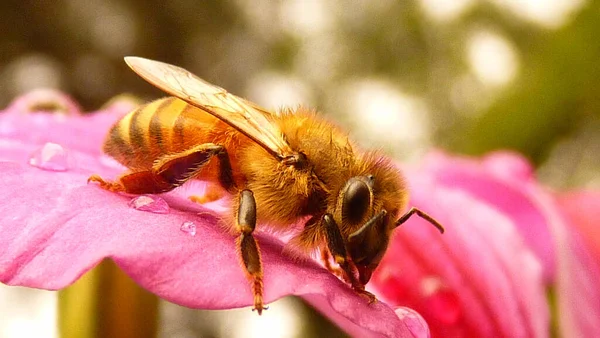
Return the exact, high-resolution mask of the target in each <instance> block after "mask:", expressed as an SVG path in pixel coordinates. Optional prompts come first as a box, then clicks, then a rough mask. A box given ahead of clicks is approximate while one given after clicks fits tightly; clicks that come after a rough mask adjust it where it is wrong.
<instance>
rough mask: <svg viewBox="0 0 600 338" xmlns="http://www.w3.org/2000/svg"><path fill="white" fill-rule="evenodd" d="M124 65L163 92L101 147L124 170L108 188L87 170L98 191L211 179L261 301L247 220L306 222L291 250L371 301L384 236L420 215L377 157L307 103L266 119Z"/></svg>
mask: <svg viewBox="0 0 600 338" xmlns="http://www.w3.org/2000/svg"><path fill="white" fill-rule="evenodd" d="M125 61H126V62H127V64H128V65H129V67H131V68H132V69H133V70H134V71H135V72H136V73H137V74H138V75H140V76H141V77H143V78H144V79H146V80H147V81H148V82H150V83H151V84H153V85H155V86H156V87H158V88H160V89H162V90H164V91H165V92H167V93H169V94H171V95H173V96H171V97H167V98H162V99H159V100H156V101H153V102H150V103H148V104H146V105H143V106H141V107H139V108H137V109H135V110H134V111H132V112H130V113H129V114H127V115H126V116H125V117H123V118H122V119H121V120H120V121H119V122H117V123H116V124H115V125H114V126H113V127H112V129H111V130H110V132H109V134H108V136H107V138H106V141H105V143H104V151H105V152H106V153H107V154H108V155H110V156H112V157H114V158H115V159H116V160H117V161H119V162H121V163H122V164H123V165H125V166H126V167H127V168H128V171H127V172H126V173H124V174H123V175H121V176H120V177H119V178H118V179H117V180H116V181H106V180H104V179H102V178H101V177H100V176H98V175H92V176H91V177H90V178H89V180H88V181H94V182H98V183H99V184H100V186H101V187H102V188H104V189H107V190H110V191H114V192H124V193H130V194H153V193H163V192H167V191H170V190H172V189H174V188H176V187H178V186H180V185H182V184H183V183H185V182H187V181H188V180H191V179H198V180H203V181H207V182H210V183H211V184H212V185H211V189H212V190H210V191H211V193H209V194H208V195H207V196H190V198H191V199H192V200H195V201H198V202H203V201H206V200H207V199H211V198H217V197H218V196H220V195H222V194H224V193H228V194H232V195H234V196H235V198H233V202H232V216H231V222H230V223H231V228H230V229H229V230H231V231H232V232H233V233H235V234H236V235H237V241H236V246H237V249H238V252H239V256H240V261H241V265H242V268H243V270H244V272H245V274H246V276H247V277H248V279H249V281H250V285H251V288H252V292H253V294H254V309H255V310H257V311H258V313H259V314H260V313H261V312H262V310H264V309H265V306H264V304H263V269H262V260H261V256H260V249H259V245H258V243H257V241H256V240H255V239H254V236H253V231H254V229H255V227H256V224H257V222H258V223H260V224H268V225H269V226H271V227H274V228H276V229H278V230H288V228H289V227H290V225H291V224H295V223H296V222H297V221H298V220H300V219H308V221H306V223H305V225H304V227H303V228H302V230H301V231H300V232H299V233H298V234H296V235H295V237H294V238H293V239H292V240H291V241H290V244H289V245H292V246H293V247H295V248H297V249H299V250H300V251H303V252H306V253H310V252H313V251H315V250H319V251H320V252H321V259H322V260H323V263H324V265H325V267H326V268H327V269H328V270H329V271H331V272H332V273H334V274H336V275H337V276H339V277H340V278H342V279H343V280H345V281H346V282H347V283H349V284H350V285H351V287H352V288H353V289H354V290H355V291H356V292H357V293H359V294H360V295H363V296H366V297H367V298H368V299H369V301H371V302H372V301H375V296H374V295H372V294H371V293H369V292H368V291H366V290H365V285H366V284H367V283H368V281H369V279H370V278H371V274H372V272H373V271H374V270H375V269H376V268H377V266H378V264H379V262H380V261H381V258H382V257H383V254H384V253H385V251H386V249H387V246H388V242H389V239H390V236H391V233H392V231H393V230H394V229H395V228H396V227H397V226H399V225H400V224H402V223H404V222H405V221H406V220H407V219H408V218H409V217H410V216H411V215H413V214H417V215H419V216H421V217H423V218H424V219H426V220H428V221H429V222H430V223H431V224H433V225H434V226H436V227H437V228H438V229H439V230H440V231H442V232H443V227H442V226H441V225H440V224H439V223H438V222H437V221H435V220H434V219H433V218H431V217H430V216H429V215H427V214H425V213H424V212H423V211H421V210H419V209H416V208H411V209H410V210H409V211H408V212H406V213H404V214H402V216H400V213H401V212H402V211H404V210H405V209H406V207H407V203H408V193H407V190H406V185H405V183H404V179H403V176H402V173H401V172H400V171H399V170H398V169H397V167H396V166H395V165H394V164H393V163H392V162H391V160H389V159H388V158H386V157H385V156H383V155H381V154H380V153H378V152H376V151H364V150H361V149H359V148H358V147H357V146H356V145H355V144H354V143H352V142H351V141H350V139H349V138H348V135H347V133H345V132H344V131H343V130H342V129H340V128H338V127H336V126H335V125H333V124H332V123H331V122H328V121H326V120H325V119H323V118H321V117H320V116H319V115H317V114H316V113H315V112H313V111H310V110H308V109H305V108H298V109H295V110H291V109H284V110H282V111H281V112H279V114H273V113H271V112H269V111H268V110H266V109H264V108H261V107H259V106H258V105H256V104H254V103H252V102H249V101H247V100H245V99H243V98H240V97H237V96H235V95H233V94H230V93H228V92H227V91H226V90H225V89H223V88H220V87H217V86H215V85H212V84H210V83H208V82H206V81H204V80H202V79H200V78H198V77H196V76H195V75H193V74H192V73H190V72H188V71H187V70H185V69H183V68H179V67H176V66H173V65H169V64H166V63H162V62H158V61H153V60H148V59H144V58H140V57H126V58H125Z"/></svg>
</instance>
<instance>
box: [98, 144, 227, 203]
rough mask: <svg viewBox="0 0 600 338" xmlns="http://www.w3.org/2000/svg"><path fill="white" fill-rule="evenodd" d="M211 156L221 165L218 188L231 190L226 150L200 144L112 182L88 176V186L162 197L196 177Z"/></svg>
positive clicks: (164, 157) (221, 147) (162, 158)
mask: <svg viewBox="0 0 600 338" xmlns="http://www.w3.org/2000/svg"><path fill="white" fill-rule="evenodd" d="M213 156H217V157H218V159H219V162H220V166H221V167H220V169H221V171H220V176H219V180H220V183H221V185H223V187H224V188H225V189H228V190H229V189H232V188H233V187H234V186H235V184H234V181H233V174H232V171H231V164H230V162H229V156H228V155H227V151H226V150H225V147H223V146H222V145H217V144H214V143H205V144H200V145H197V146H195V147H192V148H190V149H188V150H185V151H182V152H180V153H176V154H169V155H165V156H163V157H161V158H159V159H158V160H157V161H156V162H155V163H154V165H153V166H152V169H150V170H144V171H137V172H132V173H128V174H125V175H123V176H121V177H119V178H118V179H117V181H115V182H110V181H106V180H104V179H102V178H101V177H100V176H98V175H92V176H90V178H89V179H88V182H98V183H99V184H100V187H102V188H103V189H106V190H110V191H114V192H126V193H130V194H158V193H163V192H167V191H170V190H173V189H175V188H176V187H178V186H180V185H182V184H183V183H185V182H187V181H188V180H190V179H192V178H194V177H196V176H197V175H198V173H199V172H200V170H202V168H203V167H204V165H205V164H206V163H208V161H209V160H210V159H211V158H212V157H213Z"/></svg>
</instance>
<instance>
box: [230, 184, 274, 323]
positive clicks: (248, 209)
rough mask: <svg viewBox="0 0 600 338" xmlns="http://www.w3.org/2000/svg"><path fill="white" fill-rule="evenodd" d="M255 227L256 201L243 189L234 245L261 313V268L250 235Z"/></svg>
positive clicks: (258, 250)
mask: <svg viewBox="0 0 600 338" xmlns="http://www.w3.org/2000/svg"><path fill="white" fill-rule="evenodd" d="M255 227H256V201H255V200H254V194H253V193H252V191H250V190H243V191H241V192H240V194H239V207H238V210H237V223H236V229H237V231H238V232H239V236H238V238H237V240H236V247H237V249H238V253H239V255H240V261H241V264H242V268H243V269H244V272H245V273H246V277H247V278H248V280H249V281H250V283H251V287H252V293H253V294H254V308H253V309H252V310H253V311H254V310H256V311H257V312H258V314H259V315H260V314H262V311H263V310H266V309H267V307H265V306H264V304H263V270H262V261H261V257H260V249H259V247H258V243H256V240H255V239H254V236H252V232H254V228H255Z"/></svg>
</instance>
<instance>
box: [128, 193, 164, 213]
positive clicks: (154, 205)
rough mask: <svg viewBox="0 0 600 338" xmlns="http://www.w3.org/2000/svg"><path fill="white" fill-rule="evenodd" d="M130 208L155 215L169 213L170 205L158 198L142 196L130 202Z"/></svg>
mask: <svg viewBox="0 0 600 338" xmlns="http://www.w3.org/2000/svg"><path fill="white" fill-rule="evenodd" d="M129 206H130V207H132V208H134V209H136V210H141V211H149V212H153V213H155V214H167V213H169V205H168V204H167V202H166V201H165V200H163V199H162V198H160V197H158V196H152V195H141V196H137V197H135V198H133V199H132V200H131V201H129Z"/></svg>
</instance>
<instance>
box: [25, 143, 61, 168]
mask: <svg viewBox="0 0 600 338" xmlns="http://www.w3.org/2000/svg"><path fill="white" fill-rule="evenodd" d="M69 162H70V159H69V154H68V152H67V151H66V150H65V149H64V148H63V147H62V146H61V145H60V144H56V143H51V142H48V143H46V144H44V146H42V147H41V148H40V149H38V150H36V151H35V152H34V153H33V154H31V157H29V164H30V165H32V166H34V167H38V168H40V169H43V170H49V171H67V170H68V169H69Z"/></svg>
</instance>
